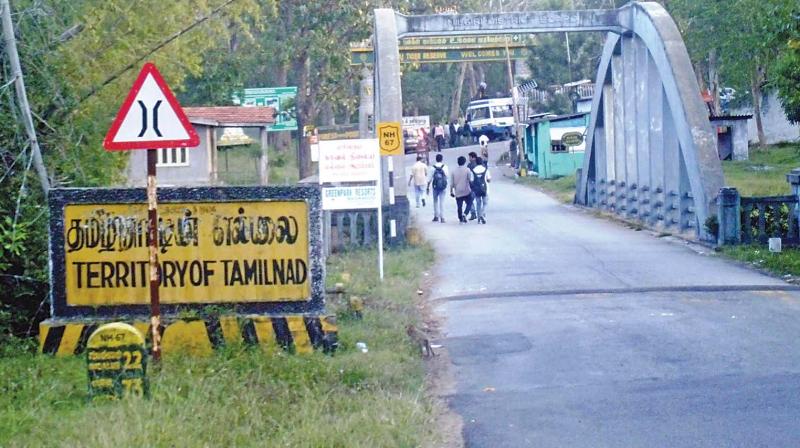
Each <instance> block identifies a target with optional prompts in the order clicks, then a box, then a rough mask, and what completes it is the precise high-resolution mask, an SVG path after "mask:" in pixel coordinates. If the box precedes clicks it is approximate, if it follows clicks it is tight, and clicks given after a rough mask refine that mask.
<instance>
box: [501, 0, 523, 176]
mask: <svg viewBox="0 0 800 448" xmlns="http://www.w3.org/2000/svg"><path fill="white" fill-rule="evenodd" d="M500 13H503V0H500ZM503 42H505V47H506V68H507V70H508V85H509V87H510V89H511V92H510V93H511V107H512V111H511V112H512V115H513V117H514V126H513V129H514V135H512V136H511V138H513V139H514V140H515V141H516V143H517V163H516V165H517V167H521V166H522V161H523V160H525V159H524V149H523V148H522V145H521V144H520V143H521V141H520V135H519V130H520V125H519V124H520V117H519V110H518V107H517V88H516V86H515V85H514V74H513V72H512V71H511V54H510V53H509V49H508V36H505V39H504V40H503ZM526 118H527V117H526Z"/></svg>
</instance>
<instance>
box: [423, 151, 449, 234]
mask: <svg viewBox="0 0 800 448" xmlns="http://www.w3.org/2000/svg"><path fill="white" fill-rule="evenodd" d="M443 160H444V157H442V155H441V154H436V163H434V164H433V169H432V170H430V171H429V172H430V179H429V180H428V188H427V192H428V193H430V191H431V187H433V222H442V223H444V214H443V213H442V207H443V205H444V195H445V192H446V191H447V178H448V177H450V173H449V172H448V171H447V165H445V164H444V162H443Z"/></svg>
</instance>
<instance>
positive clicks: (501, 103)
mask: <svg viewBox="0 0 800 448" xmlns="http://www.w3.org/2000/svg"><path fill="white" fill-rule="evenodd" d="M519 103H521V104H519V105H518V107H521V106H522V104H525V103H524V102H523V101H519ZM521 116H523V117H524V116H525V115H521ZM465 117H466V126H467V129H468V130H469V133H470V135H472V137H476V138H477V137H480V136H481V135H485V136H487V137H489V138H490V139H492V140H497V139H501V140H506V139H508V138H510V137H511V133H512V129H513V127H514V100H513V99H512V98H511V97H507V98H487V99H482V100H475V101H470V103H469V105H467V111H466V114H465Z"/></svg>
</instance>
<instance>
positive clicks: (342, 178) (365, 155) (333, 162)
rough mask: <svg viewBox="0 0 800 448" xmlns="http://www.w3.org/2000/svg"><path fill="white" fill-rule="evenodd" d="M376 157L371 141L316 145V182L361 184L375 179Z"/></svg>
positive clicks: (333, 141) (376, 144) (360, 140)
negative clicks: (317, 160) (317, 171)
mask: <svg viewBox="0 0 800 448" xmlns="http://www.w3.org/2000/svg"><path fill="white" fill-rule="evenodd" d="M379 168H380V157H379V155H378V141H377V140H375V139H352V140H327V141H320V142H319V181H320V183H326V182H365V181H375V180H377V179H378V173H379Z"/></svg>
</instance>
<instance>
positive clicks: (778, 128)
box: [732, 92, 800, 144]
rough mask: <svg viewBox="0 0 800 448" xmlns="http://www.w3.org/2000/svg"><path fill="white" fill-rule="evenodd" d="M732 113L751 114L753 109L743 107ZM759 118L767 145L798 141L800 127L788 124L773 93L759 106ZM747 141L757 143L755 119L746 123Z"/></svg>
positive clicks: (781, 107) (799, 138)
mask: <svg viewBox="0 0 800 448" xmlns="http://www.w3.org/2000/svg"><path fill="white" fill-rule="evenodd" d="M732 113H733V114H734V115H746V114H752V113H753V108H752V107H744V108H740V109H736V110H733V111H732ZM761 118H762V123H763V125H764V134H766V137H767V143H768V144H774V143H779V142H794V141H798V140H800V125H796V124H792V123H790V122H789V119H788V118H786V113H785V112H784V111H783V106H781V102H780V100H779V99H778V96H777V95H776V94H775V92H772V93H770V94H769V95H768V96H767V98H766V99H765V100H764V103H763V104H762V105H761ZM747 139H748V140H749V141H750V142H751V143H758V131H757V130H756V119H755V117H753V119H752V120H750V121H749V122H748V123H747Z"/></svg>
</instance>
